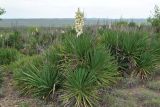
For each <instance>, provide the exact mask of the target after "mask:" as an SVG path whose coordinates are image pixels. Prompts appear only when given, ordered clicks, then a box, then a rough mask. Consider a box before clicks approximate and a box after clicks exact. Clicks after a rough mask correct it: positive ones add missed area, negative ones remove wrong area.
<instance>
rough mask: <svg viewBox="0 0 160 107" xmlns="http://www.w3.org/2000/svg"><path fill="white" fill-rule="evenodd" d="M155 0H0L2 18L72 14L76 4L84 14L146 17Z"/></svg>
mask: <svg viewBox="0 0 160 107" xmlns="http://www.w3.org/2000/svg"><path fill="white" fill-rule="evenodd" d="M155 4H160V1H159V0H0V6H1V7H3V8H5V9H6V11H7V13H6V14H5V15H3V18H59V17H62V18H65V17H74V12H75V10H76V9H77V8H78V7H80V8H82V9H83V10H84V11H85V14H86V17H97V18H119V17H121V16H123V17H124V18H125V17H126V18H129V17H130V18H131V17H132V18H146V17H148V16H149V15H150V11H151V10H153V8H154V5H155Z"/></svg>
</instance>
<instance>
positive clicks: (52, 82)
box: [15, 64, 60, 100]
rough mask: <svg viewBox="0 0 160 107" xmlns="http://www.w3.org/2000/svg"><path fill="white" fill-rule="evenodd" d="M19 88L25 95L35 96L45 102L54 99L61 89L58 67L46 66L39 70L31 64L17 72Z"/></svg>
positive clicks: (16, 77)
mask: <svg viewBox="0 0 160 107" xmlns="http://www.w3.org/2000/svg"><path fill="white" fill-rule="evenodd" d="M15 80H16V81H17V85H18V87H19V88H20V89H21V91H22V93H23V94H25V95H30V94H31V95H33V96H36V97H39V98H43V99H45V100H47V99H50V98H51V97H53V95H54V93H55V91H57V89H58V88H59V87H60V76H59V73H58V71H57V69H56V67H54V66H51V65H49V64H46V65H44V66H43V69H41V70H40V69H38V68H36V67H35V66H34V65H31V64H29V65H28V66H25V67H24V68H23V69H19V70H17V71H16V72H15Z"/></svg>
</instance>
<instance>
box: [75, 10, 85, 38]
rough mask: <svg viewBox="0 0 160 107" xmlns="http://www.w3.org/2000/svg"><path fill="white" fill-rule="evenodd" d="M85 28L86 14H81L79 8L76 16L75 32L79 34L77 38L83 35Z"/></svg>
mask: <svg viewBox="0 0 160 107" xmlns="http://www.w3.org/2000/svg"><path fill="white" fill-rule="evenodd" d="M83 26H84V12H81V11H80V9H79V8H78V10H77V12H76V16H75V30H76V33H77V37H78V36H80V35H81V34H82V33H83Z"/></svg>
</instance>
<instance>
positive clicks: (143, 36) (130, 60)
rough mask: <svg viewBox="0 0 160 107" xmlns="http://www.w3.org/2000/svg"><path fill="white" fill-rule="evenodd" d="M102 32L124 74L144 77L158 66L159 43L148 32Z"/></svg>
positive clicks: (104, 41) (106, 44) (105, 42)
mask: <svg viewBox="0 0 160 107" xmlns="http://www.w3.org/2000/svg"><path fill="white" fill-rule="evenodd" d="M100 33H101V35H102V37H104V40H103V43H104V44H105V46H106V47H107V48H108V47H109V48H110V49H111V53H112V55H113V56H115V58H117V61H118V63H119V66H120V68H119V69H120V70H121V71H122V74H129V75H131V74H136V75H137V76H139V77H140V78H142V79H144V78H145V77H147V75H148V74H149V73H150V72H152V71H153V69H154V68H156V64H157V63H158V59H159V55H158V54H159V48H158V46H159V43H158V42H154V43H153V41H152V39H151V38H149V36H148V35H147V33H144V32H138V31H136V32H123V31H112V30H108V31H101V32H100ZM155 47H157V49H155ZM155 56H157V57H155ZM124 71H125V72H124Z"/></svg>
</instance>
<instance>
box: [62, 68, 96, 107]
mask: <svg viewBox="0 0 160 107" xmlns="http://www.w3.org/2000/svg"><path fill="white" fill-rule="evenodd" d="M96 81H97V80H96V77H95V74H94V73H93V72H91V71H87V70H85V69H81V68H79V69H77V70H76V71H73V72H72V71H71V72H69V74H68V76H67V80H66V82H65V85H64V91H63V93H64V95H63V97H62V98H63V100H64V102H65V105H67V106H75V107H92V106H93V104H95V103H96V101H97V95H96V93H97V92H96V91H97V86H96V85H98V84H97V83H96Z"/></svg>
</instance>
